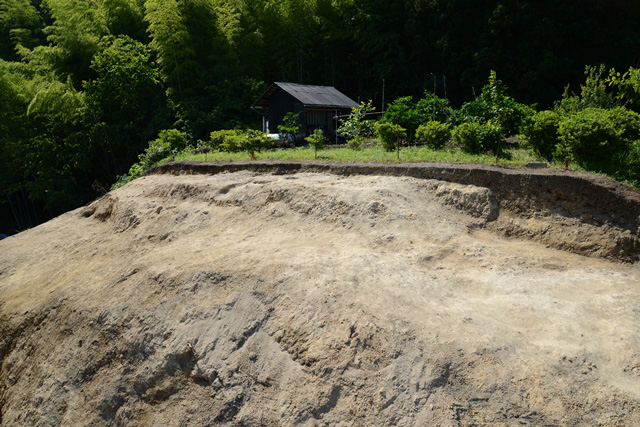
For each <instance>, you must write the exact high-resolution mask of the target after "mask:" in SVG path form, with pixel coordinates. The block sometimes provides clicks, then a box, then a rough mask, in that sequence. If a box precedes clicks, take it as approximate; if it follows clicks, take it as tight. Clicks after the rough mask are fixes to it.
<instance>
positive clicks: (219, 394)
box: [0, 171, 640, 426]
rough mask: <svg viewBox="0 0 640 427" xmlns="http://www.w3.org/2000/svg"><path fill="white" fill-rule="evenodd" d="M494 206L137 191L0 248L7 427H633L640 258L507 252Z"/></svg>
mask: <svg viewBox="0 0 640 427" xmlns="http://www.w3.org/2000/svg"><path fill="white" fill-rule="evenodd" d="M495 202H496V201H495V198H494V197H493V196H492V194H491V190H490V189H488V188H485V187H479V186H470V185H461V184H455V183H446V182H442V181H435V180H428V179H416V178H408V177H388V176H386V177H385V176H349V177H344V176H336V175H331V174H320V173H298V174H292V175H273V174H269V173H255V172H249V171H244V172H235V173H222V174H218V175H213V176H203V175H197V176H171V175H152V176H147V177H143V178H140V179H138V180H136V181H134V182H132V183H130V184H128V185H127V186H125V187H123V188H121V189H119V190H116V191H114V192H112V193H110V194H108V195H107V196H105V197H103V198H102V199H100V200H98V201H96V202H94V203H93V204H91V205H89V206H88V207H85V208H82V209H79V210H76V211H73V212H70V213H67V214H65V215H62V216H61V217H59V218H56V219H54V220H52V221H50V222H48V223H46V224H44V225H42V226H39V227H37V228H34V229H32V230H29V231H26V232H23V233H21V234H19V235H17V236H14V237H11V238H9V239H5V240H3V241H0V328H1V329H0V332H2V335H1V336H0V339H1V340H0V361H1V366H0V424H1V425H3V426H4V425H7V426H13V425H43V426H47V425H68V426H77V425H134V426H135V425H145V426H146V425H150V426H167V425H168V426H183V425H194V426H200V425H234V426H235V425H246V426H255V425H273V426H275V425H303V426H322V425H342V426H372V425H389V426H392V425H402V426H405V425H420V426H422V425H440V426H458V425H462V426H482V425H508V426H511V425H532V426H542V425H590V426H598V425H602V426H605V425H606V426H611V425H620V426H628V425H640V304H639V303H640V286H638V284H639V283H640V267H639V264H637V263H636V264H632V263H620V262H614V261H610V260H605V259H601V258H594V257H585V256H581V255H577V254H573V253H570V252H567V251H560V250H556V249H552V248H550V247H548V246H549V245H548V244H544V243H539V242H536V241H532V240H529V239H524V238H521V237H510V238H507V237H505V236H504V233H501V232H500V229H501V227H500V226H494V227H491V226H489V224H490V223H494V224H495V223H499V221H496V218H495V212H496V211H495V209H493V208H492V203H495ZM498 203H499V200H498ZM500 215H501V216H509V215H511V216H512V218H511V219H510V221H513V218H515V213H512V214H510V213H509V212H508V211H506V210H503V211H500ZM536 221H538V222H541V223H544V221H545V220H544V218H542V219H537V220H536ZM548 228H549V227H547V229H548ZM551 231H553V230H551ZM534 240H535V239H534Z"/></svg>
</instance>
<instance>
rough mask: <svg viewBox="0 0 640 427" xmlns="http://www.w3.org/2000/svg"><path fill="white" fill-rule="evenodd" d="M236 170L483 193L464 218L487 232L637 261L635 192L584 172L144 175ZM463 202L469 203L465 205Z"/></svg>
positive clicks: (280, 167)
mask: <svg viewBox="0 0 640 427" xmlns="http://www.w3.org/2000/svg"><path fill="white" fill-rule="evenodd" d="M239 170H250V171H255V172H260V173H273V174H293V173H298V172H315V173H330V174H334V175H339V176H351V175H367V176H398V177H412V178H420V179H431V180H438V181H443V182H453V183H458V184H465V185H472V186H474V187H481V188H486V189H487V190H488V192H487V197H488V205H486V206H483V208H482V209H484V210H483V211H482V212H475V211H472V212H470V213H472V214H474V215H480V216H483V217H484V218H485V220H486V222H487V223H489V222H494V223H493V224H489V225H488V226H489V228H491V229H493V230H496V231H499V232H501V233H502V234H504V235H506V236H524V237H527V238H529V239H533V240H537V241H540V242H543V243H545V244H547V245H549V246H551V247H555V248H558V249H563V250H568V251H571V252H575V253H578V254H582V255H587V256H597V257H603V258H609V259H615V260H620V261H629V262H636V261H638V260H640V193H638V192H637V191H635V190H634V189H631V188H629V187H625V186H623V185H621V184H618V183H615V182H614V181H612V180H610V179H606V178H602V177H597V176H594V175H588V174H583V173H577V172H566V171H559V170H555V169H536V170H522V169H506V168H499V167H491V166H478V165H441V164H416V163H410V164H377V163H376V164H366V163H365V164H336V163H297V162H279V163H276V162H262V163H260V162H248V163H231V164H207V163H195V162H182V163H168V164H165V165H162V166H159V167H157V168H155V169H154V170H152V171H150V172H149V173H150V174H154V173H171V174H217V173H222V172H233V171H239ZM456 197H457V196H456ZM456 200H457V199H456ZM458 202H459V201H458ZM458 202H456V203H458ZM461 202H462V204H463V205H464V204H466V203H471V204H474V203H475V201H467V200H466V199H465V198H463V200H462V201H461ZM461 207H462V208H463V209H464V208H465V207H464V206H461ZM473 209H475V208H473Z"/></svg>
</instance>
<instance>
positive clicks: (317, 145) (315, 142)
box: [304, 129, 324, 159]
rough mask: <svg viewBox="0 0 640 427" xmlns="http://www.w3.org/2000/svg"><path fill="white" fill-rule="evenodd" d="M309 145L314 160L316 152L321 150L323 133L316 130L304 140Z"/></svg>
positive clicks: (316, 155) (320, 130)
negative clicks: (311, 148)
mask: <svg viewBox="0 0 640 427" xmlns="http://www.w3.org/2000/svg"><path fill="white" fill-rule="evenodd" d="M304 140H305V141H307V142H308V143H309V146H310V147H313V151H314V154H315V157H316V159H317V158H318V150H322V148H323V147H324V132H323V131H322V129H316V130H314V131H313V133H312V134H311V135H309V136H308V137H306V138H305V139H304Z"/></svg>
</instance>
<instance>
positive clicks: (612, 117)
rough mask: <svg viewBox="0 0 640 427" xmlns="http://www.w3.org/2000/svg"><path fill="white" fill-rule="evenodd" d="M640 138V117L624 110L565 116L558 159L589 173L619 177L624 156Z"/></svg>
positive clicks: (562, 122) (557, 152)
mask: <svg viewBox="0 0 640 427" xmlns="http://www.w3.org/2000/svg"><path fill="white" fill-rule="evenodd" d="M639 137H640V116H638V114H637V113H634V112H632V111H628V110H626V109H624V108H616V109H614V110H606V109H602V108H586V109H584V110H582V111H579V112H577V113H574V114H571V115H568V116H566V117H565V118H564V119H563V120H562V121H561V122H560V125H559V127H558V140H559V142H558V146H557V150H556V155H558V156H559V157H562V158H565V157H569V158H572V159H574V160H575V161H576V162H578V164H580V165H581V166H583V167H585V168H586V169H589V170H593V171H597V172H605V173H610V174H613V175H617V174H618V172H619V169H620V166H622V164H624V157H625V154H626V153H627V152H628V151H629V149H630V147H631V146H632V143H633V141H634V140H636V139H638V138H639Z"/></svg>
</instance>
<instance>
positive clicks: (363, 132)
mask: <svg viewBox="0 0 640 427" xmlns="http://www.w3.org/2000/svg"><path fill="white" fill-rule="evenodd" d="M373 111H375V107H374V106H373V105H372V103H371V101H369V102H368V103H366V104H365V103H364V102H362V103H360V105H358V106H357V107H353V108H352V109H351V114H350V115H349V118H348V119H347V120H345V121H344V123H342V125H341V126H340V127H339V128H338V133H341V134H343V135H344V136H345V137H346V138H347V139H348V140H351V139H354V138H357V137H360V138H366V137H370V136H373V135H374V134H375V127H374V122H373V121H371V120H367V118H366V116H367V114H368V113H371V112H373Z"/></svg>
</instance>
